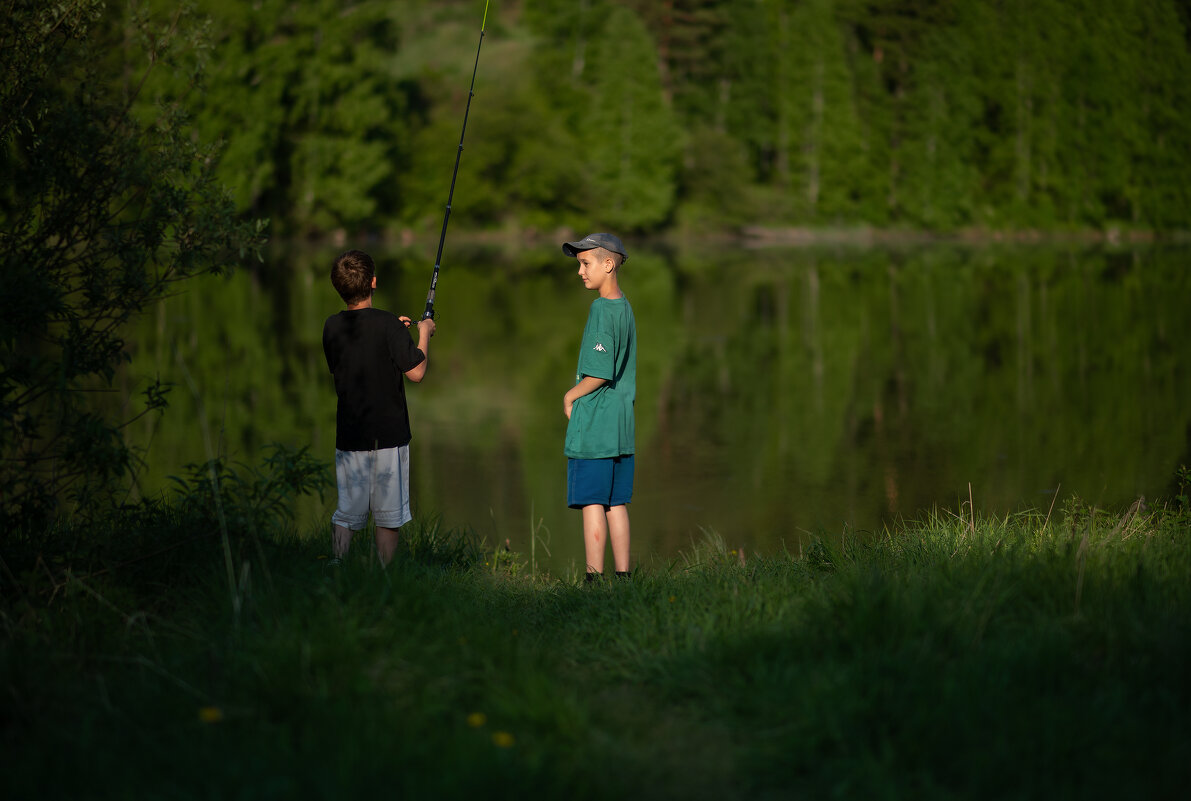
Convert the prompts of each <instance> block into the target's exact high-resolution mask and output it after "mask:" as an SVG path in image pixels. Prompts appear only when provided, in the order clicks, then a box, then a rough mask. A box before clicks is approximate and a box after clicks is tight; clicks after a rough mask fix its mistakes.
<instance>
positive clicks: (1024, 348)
mask: <svg viewBox="0 0 1191 801" xmlns="http://www.w3.org/2000/svg"><path fill="white" fill-rule="evenodd" d="M364 247H365V249H369V246H367V245H365V246H364ZM338 250H339V248H327V247H318V248H311V249H309V250H304V251H301V250H290V251H288V252H280V251H278V252H275V253H273V254H271V255H270V257H269V259H268V260H267V263H266V264H265V265H263V266H262V267H261V268H260V269H259V270H258V271H257V272H255V273H252V272H241V273H238V274H237V275H236V276H234V277H233V278H231V279H210V280H206V279H204V280H203V281H201V282H195V283H192V284H190V285H189V289H188V291H187V292H186V293H185V294H183V295H180V296H178V297H174V298H171V299H168V300H167V301H164V302H163V303H162V304H160V306H159V307H158V308H157V309H155V310H153V311H152V312H151V313H150V314H148V315H147V316H146V317H145V318H144V319H143V320H141V321H140V322H139V323H138V324H137V325H136V326H135V327H134V329H133V330H132V332H130V335H129V340H130V347H131V351H132V361H131V363H130V365H129V367H128V369H127V371H126V372H125V375H124V378H123V380H124V387H125V389H126V390H127V391H128V392H131V393H135V392H136V391H137V390H138V389H139V388H142V387H143V386H144V385H145V384H146V383H149V382H151V380H152V377H153V376H156V375H160V376H161V377H162V378H163V380H166V381H170V382H172V383H174V384H175V385H176V386H175V388H174V390H173V392H172V393H171V396H170V397H171V405H170V409H169V410H168V411H167V412H166V414H165V416H164V417H163V418H161V419H160V420H159V421H149V420H146V421H143V422H139V423H138V424H137V428H136V430H135V431H133V432H131V433H132V437H133V439H134V441H135V442H137V443H138V444H139V445H141V446H142V447H144V448H146V469H145V471H144V473H143V474H142V476H141V478H140V485H141V490H142V491H144V492H154V491H156V490H158V489H160V488H161V487H164V486H166V484H167V478H166V477H167V476H168V475H169V474H171V473H176V472H177V471H178V470H180V469H181V467H182V466H183V465H184V464H186V463H187V462H202V461H204V460H205V459H206V458H207V456H208V454H212V453H217V454H220V455H223V456H226V457H228V458H231V459H234V460H238V461H241V462H244V463H247V464H257V463H259V460H260V456H261V454H262V452H263V449H264V447H265V446H266V445H267V444H268V443H271V442H283V443H286V444H290V445H310V446H311V448H312V451H313V452H314V453H315V454H317V455H318V456H320V457H322V458H325V459H326V460H327V463H328V471H329V470H330V469H331V468H330V464H331V460H332V458H333V454H334V428H335V395H334V390H333V386H332V382H331V378H330V375H329V374H328V373H327V370H326V364H325V361H324V359H323V355H322V349H321V339H320V338H321V332H322V324H323V320H324V319H325V318H326V317H327V316H328V315H330V314H332V313H334V312H336V311H338V310H339V308H341V304H340V301H339V299H338V296H337V295H336V294H335V292H334V290H333V289H332V288H331V285H330V281H329V279H328V277H327V275H328V267H329V263H330V259H331V258H332V257H333V256H334V255H335V253H336V252H338ZM630 250H631V252H632V254H631V255H632V258H631V259H630V261H629V262H628V264H627V265H626V266H625V268H624V273H623V281H622V286H623V288H624V289H625V291H626V294H627V295H628V297H629V299H630V300H631V302H632V304H633V308H634V310H635V313H636V318H637V323H638V336H639V343H640V356H639V365H638V371H639V377H640V378H639V385H638V397H637V437H638V439H637V481H636V487H635V496H634V502H633V504H632V506H631V508H630V514H631V518H632V525H633V550H634V558H635V559H636V560H638V561H639V562H641V563H644V564H649V563H655V564H656V563H658V562H665V561H668V560H671V559H675V558H677V557H678V555H679V554H680V553H681V552H682V551H683V550H684V549H689V547H690V545H691V543H692V542H699V541H702V539H703V538H704V536H705V534H706V533H707V532H715V533H716V534H718V535H719V536H721V537H722V538H723V539H724V541H725V542H726V543H727V544H728V546H729V547H732V548H744V549H747V550H748V551H750V552H753V551H757V552H762V553H771V552H774V551H776V550H779V549H781V548H790V549H795V550H796V549H797V548H798V547H799V546H800V544H801V543H803V542H804V541H805V539H806V537H808V536H811V535H815V534H822V535H824V536H828V537H832V538H839V537H840V536H841V534H842V533H843V532H845V531H847V532H849V533H851V532H857V533H858V534H859V535H861V536H863V533H864V532H872V531H879V530H880V529H881V528H882V527H883V526H885V525H886V524H888V523H890V522H892V521H895V520H897V519H899V518H913V517H915V516H917V515H919V514H920V513H921V512H922V511H923V510H927V509H930V508H932V507H939V508H946V509H950V510H952V511H957V512H958V511H960V509H961V504H966V503H967V501H968V497H969V485H970V487H971V490H970V491H971V497H972V499H973V501H974V504H975V507H976V509H977V511H978V512H982V513H996V514H1004V513H1007V512H1012V511H1016V510H1022V509H1031V508H1032V509H1041V510H1046V509H1047V508H1048V507H1049V506H1050V504H1051V502H1052V500H1053V499H1055V498H1056V490H1057V491H1058V495H1057V497H1058V499H1059V501H1060V503H1061V502H1062V501H1063V500H1064V499H1067V498H1070V497H1071V496H1078V497H1079V498H1080V499H1082V500H1084V501H1086V502H1089V503H1095V504H1098V505H1101V506H1103V507H1107V508H1114V507H1122V506H1124V505H1126V504H1128V503H1131V502H1132V501H1134V500H1135V499H1136V498H1137V497H1138V496H1140V495H1145V496H1146V497H1147V498H1149V499H1155V498H1160V497H1162V496H1164V495H1167V494H1169V493H1170V491H1171V489H1172V486H1173V484H1172V478H1173V475H1174V472H1175V470H1176V469H1177V468H1178V467H1179V465H1180V464H1186V465H1191V314H1189V311H1191V277H1189V275H1191V274H1189V271H1188V267H1187V265H1188V259H1189V257H1191V249H1188V248H1185V247H1183V248H1178V247H1158V246H1154V247H1146V248H1143V249H1104V248H1085V247H1078V248H1077V247H1050V246H1030V247H1024V246H1012V247H1011V246H1004V247H1001V246H986V247H979V248H975V247H962V246H952V245H931V246H921V247H906V248H900V249H899V248H893V249H881V248H860V247H847V246H840V247H816V248H797V249H776V248H774V249H745V248H734V249H723V250H709V249H705V248H698V249H692V250H690V251H682V250H674V249H667V248H662V247H658V248H655V249H652V250H651V249H650V248H649V246H648V245H646V246H638V247H634V246H633V245H630ZM372 252H373V253H374V255H375V256H376V258H377V263H378V276H379V277H378V284H379V286H378V290H377V296H376V305H378V306H381V307H383V308H387V309H389V310H393V311H399V312H403V313H406V314H410V315H411V316H414V317H416V316H418V314H419V312H420V310H421V308H422V306H423V304H424V299H425V292H426V288H427V285H428V283H429V278H430V266H431V265H432V263H433V252H424V251H419V250H416V249H413V250H410V249H406V250H400V251H395V250H394V251H386V250H385V248H383V247H381V246H373V247H372ZM593 297H594V296H593V295H592V294H591V293H590V292H588V291H586V290H584V289H583V286H582V284H581V283H580V281H579V279H578V278H577V276H576V275H575V271H574V262H573V260H568V259H566V258H565V257H564V256H563V255H562V254H561V252H560V251H559V250H558V249H557V248H556V247H555V246H553V245H546V244H543V245H540V246H533V247H527V248H524V249H522V250H519V251H517V252H515V253H512V254H510V253H509V252H508V251H507V250H504V251H502V250H500V249H492V250H482V249H477V250H467V249H464V250H461V249H452V247H450V243H448V248H447V253H446V254H444V265H443V272H442V275H441V278H440V282H439V292H438V301H437V304H436V309H437V315H438V316H437V320H438V324H439V333H438V335H437V336H436V337H435V339H434V343H433V351H432V358H431V370H430V373H429V375H428V377H427V380H426V381H425V382H424V383H423V384H420V385H409V386H408V387H407V389H408V397H409V399H410V413H411V418H412V421H413V427H414V441H413V444H412V449H411V457H412V465H413V466H412V473H413V477H412V484H413V487H412V491H413V499H414V512H415V514H416V515H419V516H430V515H438V516H441V518H442V520H443V522H444V523H446V524H447V525H449V526H467V527H471V528H472V529H474V530H475V531H476V532H478V533H479V534H482V535H483V536H484V537H485V538H487V540H488V541H489V542H490V543H494V542H504V541H505V540H506V539H507V540H508V541H509V543H510V545H511V546H512V547H513V549H514V550H518V551H521V552H523V553H525V554H526V555H527V556H528V555H529V554H530V552H531V543H532V550H533V552H534V555H535V557H536V560H537V561H538V562H539V563H540V564H544V565H546V566H547V567H549V568H550V569H551V570H552V571H554V572H557V573H564V572H566V571H567V570H569V569H571V568H572V567H573V566H576V565H578V564H581V562H582V542H581V539H582V538H581V526H580V520H579V514H578V512H575V511H572V510H568V509H567V508H566V506H565V472H566V461H565V458H564V457H563V455H562V441H563V435H564V432H565V428H566V419H565V417H564V416H563V413H562V395H563V393H564V392H565V391H566V390H567V388H568V387H569V386H570V383H571V381H572V380H573V375H574V367H575V360H576V356H577V350H578V343H579V336H580V333H581V331H582V327H583V322H584V319H585V317H586V313H587V307H588V305H589V304H590V302H591V300H592V299H593ZM333 504H334V491H333V490H332V491H331V492H330V493H329V495H328V498H327V507H324V506H323V505H321V504H319V503H317V502H314V501H305V502H303V503H301V504H300V505H299V507H298V510H297V511H298V516H299V526H300V527H301V528H302V529H303V530H305V531H310V532H312V533H313V534H314V535H315V536H325V535H326V532H327V531H328V528H329V524H328V523H327V520H326V518H327V515H328V514H329V510H330V508H333ZM963 508H965V509H966V506H965V507H963ZM535 533H536V541H535V540H532V539H531V538H532V537H533V536H535ZM547 551H548V553H547Z"/></svg>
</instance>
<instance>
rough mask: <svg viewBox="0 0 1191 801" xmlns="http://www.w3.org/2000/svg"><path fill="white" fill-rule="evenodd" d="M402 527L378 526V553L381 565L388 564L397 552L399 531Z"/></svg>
mask: <svg viewBox="0 0 1191 801" xmlns="http://www.w3.org/2000/svg"><path fill="white" fill-rule="evenodd" d="M399 531H400V529H396V528H384V527H382V526H377V527H376V555H377V556H379V557H380V564H381V567H386V566H388V564H389V562H390V560H392V558H393V554H394V553H396V552H397V533H398V532H399Z"/></svg>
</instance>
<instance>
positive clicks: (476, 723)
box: [467, 712, 488, 729]
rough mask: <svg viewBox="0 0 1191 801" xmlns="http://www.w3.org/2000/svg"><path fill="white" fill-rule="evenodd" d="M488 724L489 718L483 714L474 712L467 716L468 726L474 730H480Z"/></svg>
mask: <svg viewBox="0 0 1191 801" xmlns="http://www.w3.org/2000/svg"><path fill="white" fill-rule="evenodd" d="M487 722H488V716H487V715H485V714H484V713H483V712H472V713H471V714H470V715H468V716H467V725H468V726H471V727H472V728H473V729H478V728H480V727H481V726H483V725H484V724H485V723H487Z"/></svg>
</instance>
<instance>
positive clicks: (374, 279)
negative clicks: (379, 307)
mask: <svg viewBox="0 0 1191 801" xmlns="http://www.w3.org/2000/svg"><path fill="white" fill-rule="evenodd" d="M372 288H373V289H376V276H375V275H374V276H372Z"/></svg>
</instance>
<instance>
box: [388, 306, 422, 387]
mask: <svg viewBox="0 0 1191 801" xmlns="http://www.w3.org/2000/svg"><path fill="white" fill-rule="evenodd" d="M389 353H390V354H392V356H393V364H394V365H396V367H397V370H398V372H400V373H407V372H409V371H410V370H412V369H414V368H415V367H417V366H418V365H419V364H421V363H422V362H423V361H425V359H426V354H425V353H422V351H421V349H420V348H418V346H417V345H415V344H414V340H413V337H411V336H410V335H409V331H407V330H406V328H405V325H404V324H402V322H401V321H400V320H398V319H397V318H396V317H393V324H392V325H391V326H390V327H389Z"/></svg>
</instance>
